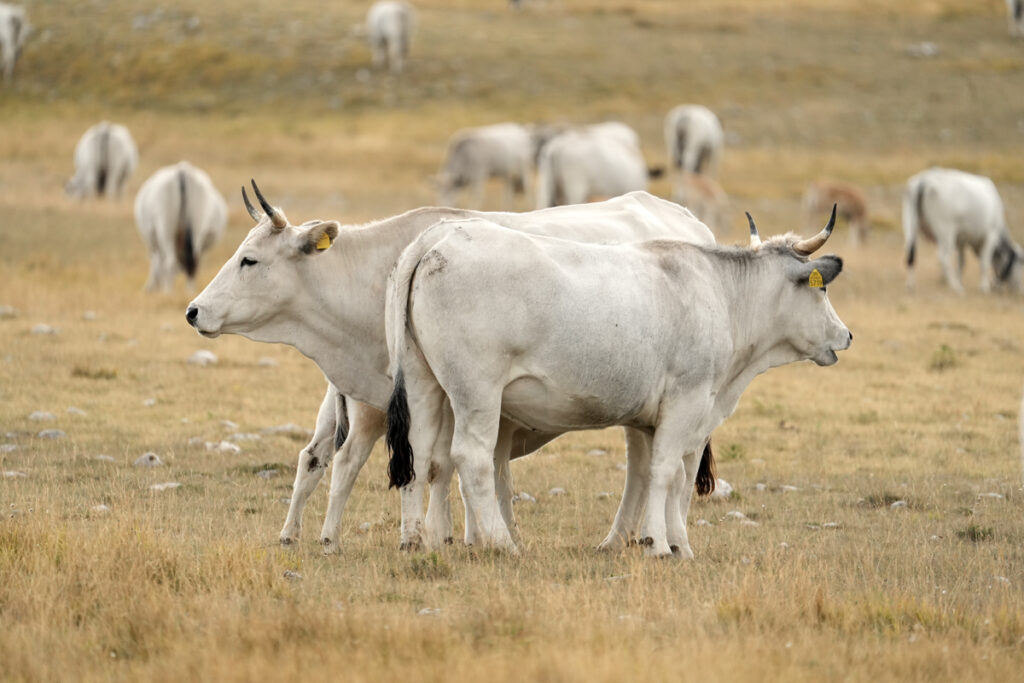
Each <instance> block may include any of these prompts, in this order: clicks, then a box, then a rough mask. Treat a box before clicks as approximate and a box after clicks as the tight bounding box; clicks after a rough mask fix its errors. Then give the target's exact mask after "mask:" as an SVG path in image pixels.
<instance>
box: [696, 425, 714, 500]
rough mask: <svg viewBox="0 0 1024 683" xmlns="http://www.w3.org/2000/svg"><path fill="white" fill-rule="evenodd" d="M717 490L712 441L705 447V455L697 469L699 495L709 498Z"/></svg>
mask: <svg viewBox="0 0 1024 683" xmlns="http://www.w3.org/2000/svg"><path fill="white" fill-rule="evenodd" d="M714 490H715V454H714V453H712V452H711V439H708V442H707V444H706V445H705V446H704V455H702V456H701V458H700V466H699V467H698V468H697V495H698V496H708V495H711V494H712V493H714Z"/></svg>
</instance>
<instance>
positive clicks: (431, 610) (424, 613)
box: [417, 607, 441, 617]
mask: <svg viewBox="0 0 1024 683" xmlns="http://www.w3.org/2000/svg"><path fill="white" fill-rule="evenodd" d="M417 614H419V615H420V616H421V617H436V616H438V615H439V614H441V608H440V607H424V608H423V609H421V610H420V611H419V612H417Z"/></svg>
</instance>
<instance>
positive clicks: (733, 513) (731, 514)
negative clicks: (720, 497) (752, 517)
mask: <svg viewBox="0 0 1024 683" xmlns="http://www.w3.org/2000/svg"><path fill="white" fill-rule="evenodd" d="M746 518H747V516H746V515H745V514H743V513H742V512H740V511H739V510H729V511H728V512H726V513H725V517H723V519H746Z"/></svg>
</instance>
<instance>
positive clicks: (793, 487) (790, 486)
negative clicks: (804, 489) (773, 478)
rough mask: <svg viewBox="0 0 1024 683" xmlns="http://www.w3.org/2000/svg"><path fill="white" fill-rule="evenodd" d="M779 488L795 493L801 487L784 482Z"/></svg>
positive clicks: (784, 491) (785, 491)
mask: <svg viewBox="0 0 1024 683" xmlns="http://www.w3.org/2000/svg"><path fill="white" fill-rule="evenodd" d="M779 490H780V491H782V492H783V493H793V492H794V491H799V490H800V487H799V486H792V485H791V484H783V485H782V486H780V487H779Z"/></svg>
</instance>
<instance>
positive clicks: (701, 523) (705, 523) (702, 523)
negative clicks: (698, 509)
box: [693, 519, 714, 526]
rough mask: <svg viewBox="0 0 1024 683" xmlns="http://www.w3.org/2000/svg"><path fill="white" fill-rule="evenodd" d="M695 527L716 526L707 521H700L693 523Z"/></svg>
mask: <svg viewBox="0 0 1024 683" xmlns="http://www.w3.org/2000/svg"><path fill="white" fill-rule="evenodd" d="M693 525H694V526H714V524H712V523H711V522H709V521H708V520H706V519H698V520H697V521H696V522H694V523H693Z"/></svg>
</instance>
